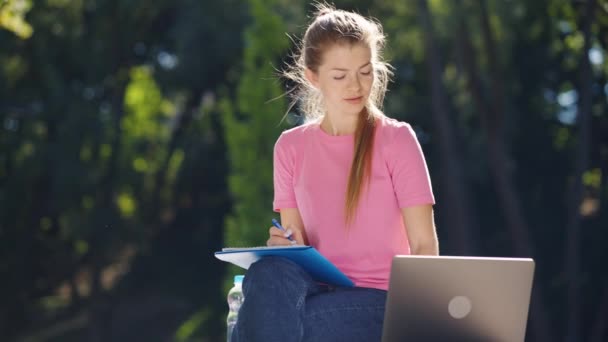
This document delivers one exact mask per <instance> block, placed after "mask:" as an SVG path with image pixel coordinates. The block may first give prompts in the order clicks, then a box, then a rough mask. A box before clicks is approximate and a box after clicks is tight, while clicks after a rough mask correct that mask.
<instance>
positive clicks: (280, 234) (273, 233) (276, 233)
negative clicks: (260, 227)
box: [268, 227, 293, 238]
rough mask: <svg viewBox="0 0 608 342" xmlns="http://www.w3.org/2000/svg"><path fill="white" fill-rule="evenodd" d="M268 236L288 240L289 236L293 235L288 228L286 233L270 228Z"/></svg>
mask: <svg viewBox="0 0 608 342" xmlns="http://www.w3.org/2000/svg"><path fill="white" fill-rule="evenodd" d="M268 234H269V235H270V236H271V237H272V236H278V237H284V238H289V237H290V236H292V235H293V230H291V229H290V228H287V231H284V230H282V229H279V228H277V227H270V229H268Z"/></svg>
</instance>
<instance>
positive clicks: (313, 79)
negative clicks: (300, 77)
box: [304, 68, 319, 89]
mask: <svg viewBox="0 0 608 342" xmlns="http://www.w3.org/2000/svg"><path fill="white" fill-rule="evenodd" d="M304 76H306V80H308V82H310V84H312V86H313V87H315V88H317V89H319V75H318V74H317V73H316V72H314V71H312V70H310V69H308V68H306V69H305V70H304Z"/></svg>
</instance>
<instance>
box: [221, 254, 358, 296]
mask: <svg viewBox="0 0 608 342" xmlns="http://www.w3.org/2000/svg"><path fill="white" fill-rule="evenodd" d="M265 256H280V257H284V258H287V259H289V260H291V261H293V262H295V263H297V264H298V265H300V266H301V267H302V268H303V269H304V270H305V271H307V272H308V274H310V276H311V277H312V278H313V279H314V280H316V281H318V282H321V283H325V284H331V285H338V286H348V287H352V286H354V285H355V284H354V283H353V281H352V280H350V279H348V277H347V276H346V275H345V274H344V273H342V271H340V270H339V269H338V268H337V267H336V266H335V265H334V264H332V263H331V262H330V261H329V260H327V258H325V257H324V256H323V255H321V253H319V252H318V251H317V250H316V249H315V248H314V247H312V246H302V245H295V246H277V247H248V248H223V249H222V250H221V251H219V252H215V257H216V258H218V259H220V260H222V261H226V262H230V263H232V264H234V265H237V266H239V267H242V268H244V269H248V268H249V266H250V265H251V264H252V263H254V262H256V261H258V260H259V259H260V258H263V257H265Z"/></svg>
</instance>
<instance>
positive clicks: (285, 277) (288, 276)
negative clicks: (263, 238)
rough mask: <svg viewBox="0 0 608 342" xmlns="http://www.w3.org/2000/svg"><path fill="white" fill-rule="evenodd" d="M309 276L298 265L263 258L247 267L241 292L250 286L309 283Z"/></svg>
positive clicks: (286, 261)
mask: <svg viewBox="0 0 608 342" xmlns="http://www.w3.org/2000/svg"><path fill="white" fill-rule="evenodd" d="M311 281H312V279H310V276H309V275H308V273H306V272H305V271H304V270H303V269H302V268H301V267H300V266H299V265H298V264H296V263H294V262H293V261H291V260H288V259H286V258H282V257H273V256H269V257H264V258H261V259H260V260H258V261H256V262H255V263H253V264H251V266H249V269H248V270H247V273H246V274H245V279H244V281H243V290H244V291H245V292H248V291H247V290H248V288H249V287H250V284H253V283H255V284H256V287H257V286H263V285H264V284H265V285H266V286H269V287H274V286H276V285H280V284H283V283H289V284H292V285H293V284H297V283H301V282H304V283H308V282H311Z"/></svg>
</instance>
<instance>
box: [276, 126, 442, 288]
mask: <svg viewBox="0 0 608 342" xmlns="http://www.w3.org/2000/svg"><path fill="white" fill-rule="evenodd" d="M377 123H378V124H377V126H376V127H377V128H376V129H377V130H376V134H375V140H374V148H373V155H372V156H373V157H372V170H371V172H372V174H371V178H370V183H369V186H368V187H367V190H366V191H365V192H363V193H362V194H361V197H360V200H359V203H358V205H357V210H356V213H355V215H354V218H353V221H352V223H351V225H350V226H349V227H346V225H345V221H344V206H345V194H346V188H347V182H348V175H349V173H350V167H351V163H352V159H353V153H354V138H353V135H345V136H332V135H329V134H327V133H326V132H324V131H323V130H322V129H321V128H320V126H319V124H318V123H311V124H306V125H302V126H298V127H295V128H292V129H290V130H288V131H285V132H283V133H282V134H281V136H280V137H279V139H278V140H277V142H276V144H275V149H274V203H273V206H274V210H275V211H280V209H282V208H297V209H298V211H299V212H300V215H301V217H302V221H303V223H304V228H305V230H306V235H307V236H308V243H309V244H310V245H311V246H314V247H315V248H316V249H317V250H318V251H319V252H320V253H321V254H323V255H324V256H325V257H326V258H327V259H329V260H330V261H331V262H332V263H334V264H335V265H336V266H337V267H338V268H339V269H340V270H341V271H342V272H344V274H346V276H347V277H349V278H350V279H351V280H353V281H354V282H355V285H356V286H362V287H371V288H378V289H383V290H387V289H388V279H389V274H390V267H391V262H392V258H393V256H394V255H396V254H410V248H409V243H408V239H407V234H406V230H405V225H404V222H403V217H402V214H401V208H405V207H409V206H414V205H421V204H434V203H435V200H434V197H433V193H432V188H431V182H430V178H429V173H428V170H427V166H426V162H425V160H424V156H423V154H422V149H421V148H420V144H419V143H418V140H417V139H416V136H415V133H414V131H413V130H412V128H411V126H410V125H409V124H407V123H404V122H399V121H397V120H394V119H391V118H388V117H383V118H381V119H379V120H377Z"/></svg>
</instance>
